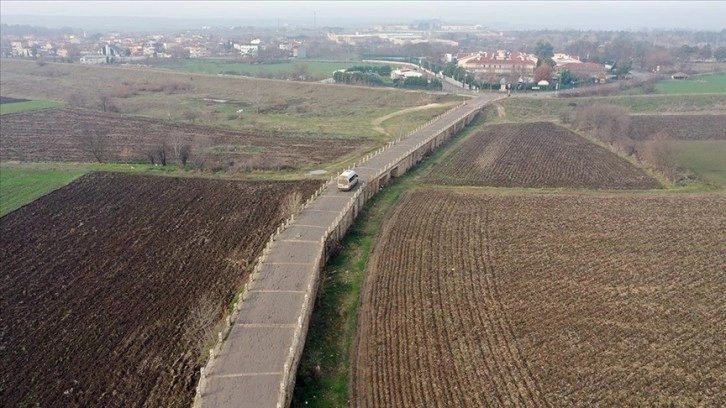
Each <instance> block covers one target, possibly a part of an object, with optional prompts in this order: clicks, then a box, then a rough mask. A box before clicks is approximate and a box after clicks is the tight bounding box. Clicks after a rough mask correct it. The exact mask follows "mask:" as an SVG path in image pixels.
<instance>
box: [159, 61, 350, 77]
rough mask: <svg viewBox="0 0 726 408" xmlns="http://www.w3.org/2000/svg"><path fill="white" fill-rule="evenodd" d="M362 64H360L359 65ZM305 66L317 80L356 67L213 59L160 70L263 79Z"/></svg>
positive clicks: (323, 62) (345, 64)
mask: <svg viewBox="0 0 726 408" xmlns="http://www.w3.org/2000/svg"><path fill="white" fill-rule="evenodd" d="M358 64H360V63H358ZM298 65H301V66H305V67H306V69H307V72H308V73H309V74H310V75H312V76H313V77H315V78H320V79H326V78H332V77H333V72H334V71H336V70H339V69H346V68H350V67H352V66H353V65H356V62H355V61H351V62H334V61H298V62H285V63H279V64H255V65H252V64H248V63H243V62H237V61H227V60H213V59H184V60H178V61H175V62H173V63H165V64H160V65H159V67H160V68H168V69H173V70H175V71H183V72H196V73H205V74H229V75H246V76H253V77H262V76H265V75H266V74H267V75H272V76H273V77H277V76H283V75H284V76H289V75H292V73H293V71H294V70H295V68H296V66H298Z"/></svg>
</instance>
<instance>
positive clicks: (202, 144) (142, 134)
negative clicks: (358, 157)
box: [0, 108, 366, 169]
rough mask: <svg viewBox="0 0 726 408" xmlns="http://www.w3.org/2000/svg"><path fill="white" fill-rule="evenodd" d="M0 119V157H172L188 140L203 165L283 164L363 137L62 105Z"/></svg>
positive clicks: (345, 148)
mask: <svg viewBox="0 0 726 408" xmlns="http://www.w3.org/2000/svg"><path fill="white" fill-rule="evenodd" d="M0 123H1V124H2V129H3V137H2V138H1V139H0V160H2V161H7V160H20V161H74V162H94V161H97V158H96V156H95V154H99V155H100V157H101V158H102V159H103V160H104V161H109V162H145V161H148V152H153V151H156V149H158V147H159V146H162V145H165V146H166V149H167V155H168V157H169V160H170V161H174V160H176V157H174V153H173V149H174V146H175V145H177V147H178V146H181V145H189V146H190V147H191V155H190V158H189V162H190V163H194V164H197V165H200V166H202V167H208V168H214V167H218V166H222V167H227V166H230V167H235V165H236V166H237V167H239V168H242V169H248V168H265V167H266V166H267V167H270V168H273V167H282V168H285V167H300V166H303V165H308V164H320V163H327V162H331V161H334V160H339V159H341V158H342V157H344V156H346V155H348V154H350V153H352V152H353V151H355V150H356V149H357V148H360V147H362V146H363V145H364V144H365V143H366V142H365V141H364V140H362V139H360V140H343V139H311V138H305V137H294V136H289V135H283V134H272V135H270V134H264V135H263V134H250V133H242V132H234V131H230V130H223V129H219V128H211V127H205V126H196V125H193V124H188V123H187V124H170V123H167V122H163V121H161V120H156V119H148V118H140V117H129V116H124V115H118V114H113V113H104V112H98V111H92V110H84V109H67V108H63V109H50V110H44V111H36V112H26V113H18V114H9V115H3V116H2V117H0ZM321 145H324V146H325V148H324V149H321ZM230 163H231V164H230Z"/></svg>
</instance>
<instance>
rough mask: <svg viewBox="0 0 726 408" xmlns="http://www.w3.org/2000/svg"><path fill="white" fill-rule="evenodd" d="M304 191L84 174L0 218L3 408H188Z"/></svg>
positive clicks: (296, 185) (301, 187)
mask: <svg viewBox="0 0 726 408" xmlns="http://www.w3.org/2000/svg"><path fill="white" fill-rule="evenodd" d="M317 187H318V183H316V182H311V181H303V182H300V181H296V182H233V181H217V180H211V181H210V180H202V179H186V178H185V179H180V178H171V177H152V176H136V175H123V174H115V173H93V174H90V175H86V176H84V177H82V178H81V179H79V180H77V181H76V182H74V183H72V184H70V185H68V186H66V187H64V188H62V189H60V190H56V191H54V192H52V193H50V194H48V195H46V196H44V197H42V198H40V199H38V200H36V201H34V202H33V203H31V204H28V205H26V206H25V207H22V208H20V209H18V210H16V211H14V212H12V213H10V214H8V215H6V216H5V217H2V218H1V219H0V221H1V222H0V263H2V279H0V293H2V297H0V322H1V323H2V324H1V326H2V330H1V331H0V350H1V351H2V352H1V353H0V358H1V360H0V400H2V404H1V405H3V406H8V407H16V406H35V405H36V404H38V405H39V406H64V407H80V406H85V407H87V406H97V407H131V406H134V407H142V406H147V407H159V406H165V407H171V406H190V405H191V403H192V399H193V397H194V387H195V384H196V380H197V379H196V376H198V372H199V368H200V367H201V363H202V358H203V356H202V350H203V349H204V347H205V346H208V345H209V343H208V342H209V341H210V337H209V335H211V338H216V333H214V332H213V326H214V324H215V322H217V321H218V320H219V319H221V317H222V316H223V315H224V314H225V313H226V311H225V308H226V306H227V305H229V304H230V302H231V301H232V299H233V296H234V294H235V293H236V292H237V291H238V290H239V289H240V287H241V285H242V284H243V283H244V281H245V280H246V278H247V276H248V274H249V272H250V269H251V268H252V266H253V262H254V260H255V259H256V257H257V256H258V254H259V253H260V252H261V250H262V248H263V246H264V244H265V242H266V241H267V238H268V237H269V235H270V234H271V233H272V232H273V230H274V229H275V228H276V226H277V225H278V224H279V223H280V222H281V221H282V220H283V219H284V218H285V214H281V211H280V210H279V208H280V203H281V200H283V199H284V198H285V197H286V196H288V195H289V194H292V193H293V192H294V191H299V192H301V193H302V196H303V197H308V196H309V195H310V194H312V192H313V191H314V190H315V189H316V188H317Z"/></svg>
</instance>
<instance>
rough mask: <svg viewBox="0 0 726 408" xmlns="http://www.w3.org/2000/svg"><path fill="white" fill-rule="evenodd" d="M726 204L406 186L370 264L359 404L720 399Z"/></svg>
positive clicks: (356, 377) (709, 402)
mask: <svg viewBox="0 0 726 408" xmlns="http://www.w3.org/2000/svg"><path fill="white" fill-rule="evenodd" d="M724 208H726V195H724V194H715V195H714V194H710V195H709V194H700V195H698V194H693V195H682V194H674V195H649V194H609V195H605V194H588V195H576V194H558V195H538V194H501V195H490V194H483V193H474V192H451V191H440V190H433V189H429V190H420V191H416V192H409V193H406V194H405V195H404V196H402V197H401V199H400V201H399V203H398V204H397V205H396V207H395V209H394V210H393V212H392V213H391V214H390V218H389V219H388V220H387V222H386V223H385V224H384V227H383V229H382V230H381V232H380V233H379V236H378V238H377V241H376V244H375V249H374V252H373V254H372V257H371V261H370V264H369V265H370V266H369V275H368V278H367V281H366V285H365V287H364V290H363V295H362V303H361V309H360V311H359V313H360V314H359V331H358V333H359V338H358V347H357V349H356V353H355V356H354V368H353V371H352V373H353V380H352V387H353V395H352V405H353V406H356V407H484V406H527V407H533V406H561V405H567V406H583V407H585V406H588V407H589V406H603V407H623V406H714V407H715V406H723V405H724V404H726V388H725V387H724V386H723V384H726V344H725V343H724V333H726V212H725V211H724Z"/></svg>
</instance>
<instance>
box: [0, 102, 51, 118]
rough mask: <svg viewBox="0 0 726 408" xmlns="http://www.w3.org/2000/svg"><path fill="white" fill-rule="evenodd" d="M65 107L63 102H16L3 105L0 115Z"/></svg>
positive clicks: (0, 105) (1, 105)
mask: <svg viewBox="0 0 726 408" xmlns="http://www.w3.org/2000/svg"><path fill="white" fill-rule="evenodd" d="M63 105H65V104H64V103H61V102H52V101H26V102H15V103H3V104H0V115H5V114H8V113H18V112H25V111H33V110H40V109H49V108H59V107H61V106H63Z"/></svg>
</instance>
